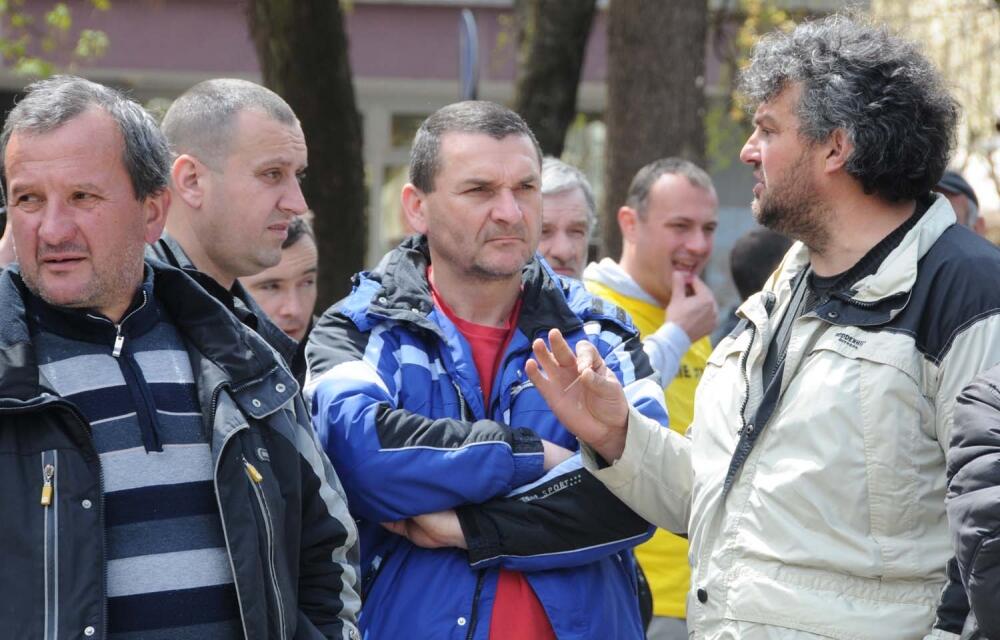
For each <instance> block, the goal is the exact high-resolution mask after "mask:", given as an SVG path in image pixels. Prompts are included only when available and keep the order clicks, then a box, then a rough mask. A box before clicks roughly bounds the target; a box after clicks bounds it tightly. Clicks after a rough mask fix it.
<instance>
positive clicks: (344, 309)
mask: <svg viewBox="0 0 1000 640" xmlns="http://www.w3.org/2000/svg"><path fill="white" fill-rule="evenodd" d="M429 264H430V250H429V249H428V246H427V238H426V236H422V235H421V236H411V237H409V238H407V239H405V240H404V241H403V242H402V243H401V244H400V245H399V246H398V247H397V248H396V249H393V250H392V251H390V252H389V253H388V254H386V255H385V257H383V258H382V260H381V261H380V262H379V264H378V266H377V267H376V268H375V269H374V270H373V271H370V272H364V273H361V274H358V275H356V276H355V277H354V282H355V286H354V290H353V291H352V293H351V294H350V295H349V296H348V297H347V298H345V299H344V300H343V301H342V302H341V303H339V304H340V311H341V313H343V314H344V315H346V316H347V317H349V318H350V319H351V320H352V321H353V322H354V323H355V324H356V325H357V326H358V328H359V329H361V330H363V331H365V330H368V329H370V328H371V327H372V326H374V325H375V324H376V323H378V322H379V321H380V320H382V319H388V320H396V321H399V322H406V323H410V324H412V325H415V326H417V327H420V328H422V329H424V330H426V331H430V332H432V333H435V334H437V335H439V336H441V337H442V338H443V337H444V336H443V334H442V332H441V329H440V327H438V326H437V325H436V324H435V323H434V322H433V321H432V320H430V319H429V318H428V314H429V313H430V312H431V311H432V310H433V308H434V301H433V299H432V298H431V292H430V285H429V283H428V282H427V266H428V265H429ZM521 283H522V292H521V296H522V300H523V302H522V304H521V314H520V316H519V317H518V328H519V329H520V330H521V332H522V333H524V334H525V335H526V336H529V337H532V336H535V335H538V334H539V332H540V331H545V330H548V329H549V328H551V327H560V328H562V329H564V330H572V329H575V328H577V327H579V326H580V324H581V323H580V318H579V317H578V315H579V314H582V313H583V312H584V311H586V310H587V308H589V305H590V298H589V296H588V295H586V294H585V293H584V292H583V288H582V286H581V285H580V284H579V283H577V282H575V281H570V280H568V279H564V278H561V277H559V276H557V275H556V274H555V273H554V272H553V271H552V270H551V269H550V268H548V266H547V265H545V264H544V263H543V262H542V261H541V260H539V259H538V256H537V255H536V256H535V257H534V258H532V259H531V261H530V262H529V263H528V264H527V265H525V267H524V269H523V270H522V271H521ZM576 307H580V308H579V309H576ZM575 311H576V312H575Z"/></svg>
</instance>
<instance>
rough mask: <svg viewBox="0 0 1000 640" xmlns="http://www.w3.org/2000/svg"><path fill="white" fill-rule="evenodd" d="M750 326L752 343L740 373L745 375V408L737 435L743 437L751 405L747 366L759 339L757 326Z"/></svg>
mask: <svg viewBox="0 0 1000 640" xmlns="http://www.w3.org/2000/svg"><path fill="white" fill-rule="evenodd" d="M749 324H750V342H749V343H748V344H747V348H746V350H745V351H744V352H743V356H742V358H741V360H742V361H741V362H740V371H741V372H742V373H743V382H744V394H743V406H741V407H740V421H741V423H742V426H740V430H739V433H738V434H737V435H739V436H742V435H743V432H744V431H746V428H747V414H746V411H747V405H749V404H750V372H749V371H747V364H748V361H749V360H750V351H751V350H752V349H753V341H754V339H755V338H756V337H757V326H756V325H755V324H754V323H752V322H751V323H749Z"/></svg>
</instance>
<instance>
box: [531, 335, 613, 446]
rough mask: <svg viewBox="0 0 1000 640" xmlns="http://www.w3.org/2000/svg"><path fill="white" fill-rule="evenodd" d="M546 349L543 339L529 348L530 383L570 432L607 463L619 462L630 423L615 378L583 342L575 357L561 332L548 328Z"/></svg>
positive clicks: (596, 353) (602, 361) (598, 355)
mask: <svg viewBox="0 0 1000 640" xmlns="http://www.w3.org/2000/svg"><path fill="white" fill-rule="evenodd" d="M549 345H550V346H551V350H549V348H548V347H546V346H545V342H544V341H543V340H541V339H538V340H535V342H534V344H532V345H531V348H532V350H533V351H534V353H535V358H536V359H537V361H536V360H529V361H528V362H527V363H526V364H525V366H524V371H525V373H526V374H528V379H529V380H531V382H532V383H533V384H534V385H535V388H536V389H538V392H539V393H540V394H541V396H542V398H543V399H544V400H545V402H547V403H548V405H549V408H550V409H551V410H552V413H554V414H555V416H556V417H557V418H559V421H560V422H562V423H563V425H564V426H565V427H566V428H567V429H569V430H570V432H572V433H573V434H574V435H576V436H577V437H578V438H580V439H581V440H583V441H584V442H586V443H587V444H589V445H590V446H591V447H593V448H594V449H595V450H596V451H597V452H598V453H599V454H600V455H601V456H602V457H603V458H604V459H605V460H607V461H609V462H611V461H614V460H617V459H618V458H619V457H621V453H622V450H624V448H625V433H626V427H627V421H628V401H627V400H626V399H625V391H624V390H623V389H622V386H621V384H619V382H618V378H616V377H615V374H614V373H612V372H611V370H610V369H608V367H607V365H605V363H604V360H603V359H602V358H601V355H600V354H599V353H598V352H597V349H596V348H595V347H594V345H592V344H590V343H589V342H587V341H585V340H583V341H580V342H579V343H577V346H576V354H575V355H574V353H573V351H572V350H571V349H570V348H569V344H567V342H566V340H565V338H563V337H562V333H560V332H559V330H558V329H552V330H551V331H549ZM539 365H540V366H539Z"/></svg>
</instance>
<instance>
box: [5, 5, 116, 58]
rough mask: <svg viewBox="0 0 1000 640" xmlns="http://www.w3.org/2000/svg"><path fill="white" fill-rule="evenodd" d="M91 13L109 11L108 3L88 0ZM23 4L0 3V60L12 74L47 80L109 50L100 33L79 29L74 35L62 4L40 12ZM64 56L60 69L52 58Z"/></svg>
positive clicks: (70, 11)
mask: <svg viewBox="0 0 1000 640" xmlns="http://www.w3.org/2000/svg"><path fill="white" fill-rule="evenodd" d="M89 4H90V6H91V7H92V10H93V11H97V12H106V11H109V10H110V9H111V1H110V0H89ZM36 6H37V3H33V6H32V7H31V10H29V8H28V7H27V6H26V0H0V34H2V35H0V58H2V59H3V62H4V63H5V64H7V65H9V66H10V68H12V69H13V70H14V72H15V73H17V74H20V75H24V76H33V77H46V76H50V75H52V74H54V73H57V72H59V71H72V70H73V69H74V68H75V67H77V66H78V65H79V64H82V63H85V62H89V61H93V60H96V59H97V58H100V57H101V56H103V55H104V54H105V53H106V52H107V50H108V46H109V42H108V37H107V35H106V34H105V33H104V32H103V31H98V30H94V29H81V30H80V31H79V33H75V32H74V26H73V25H74V20H73V18H74V16H73V11H72V10H71V9H70V8H69V6H68V5H67V4H66V3H65V2H56V3H55V4H54V5H52V7H51V8H49V9H48V10H46V11H44V12H39V11H38V10H37V9H36V8H35V7H36ZM63 52H65V53H66V54H67V55H68V62H67V63H66V64H65V65H63V66H62V67H60V66H58V65H57V64H56V63H55V62H53V60H52V58H53V57H54V56H57V55H59V54H60V53H63Z"/></svg>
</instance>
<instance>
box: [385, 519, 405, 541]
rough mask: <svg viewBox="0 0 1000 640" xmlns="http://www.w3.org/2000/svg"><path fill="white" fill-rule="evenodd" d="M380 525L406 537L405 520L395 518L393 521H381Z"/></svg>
mask: <svg viewBox="0 0 1000 640" xmlns="http://www.w3.org/2000/svg"><path fill="white" fill-rule="evenodd" d="M381 525H382V526H383V527H384V528H385V529H387V530H389V531H391V532H392V533H395V534H396V535H398V536H403V537H404V538H405V537H406V521H405V520H396V521H395V522H382V523H381Z"/></svg>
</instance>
